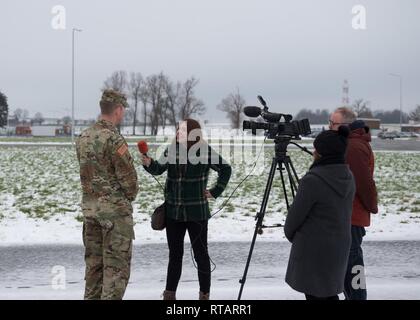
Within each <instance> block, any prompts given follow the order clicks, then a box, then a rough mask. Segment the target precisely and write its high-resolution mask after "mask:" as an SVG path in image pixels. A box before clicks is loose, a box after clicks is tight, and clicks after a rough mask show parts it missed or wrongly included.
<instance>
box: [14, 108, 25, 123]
mask: <svg viewBox="0 0 420 320" xmlns="http://www.w3.org/2000/svg"><path fill="white" fill-rule="evenodd" d="M13 116H14V117H15V119H16V121H17V122H18V123H24V121H25V119H26V118H28V117H29V112H28V110H26V109H21V108H18V109H16V110H15V111H14V112H13Z"/></svg>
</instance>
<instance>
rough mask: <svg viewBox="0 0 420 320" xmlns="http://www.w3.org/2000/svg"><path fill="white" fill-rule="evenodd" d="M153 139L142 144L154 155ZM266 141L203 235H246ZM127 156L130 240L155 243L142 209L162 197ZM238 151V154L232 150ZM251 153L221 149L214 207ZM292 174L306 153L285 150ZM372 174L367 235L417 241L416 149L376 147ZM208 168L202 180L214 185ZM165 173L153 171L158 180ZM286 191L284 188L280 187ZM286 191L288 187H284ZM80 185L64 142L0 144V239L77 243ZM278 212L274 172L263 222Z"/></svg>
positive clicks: (265, 167) (161, 236)
mask: <svg viewBox="0 0 420 320" xmlns="http://www.w3.org/2000/svg"><path fill="white" fill-rule="evenodd" d="M157 148H158V145H152V146H151V147H150V149H151V150H150V152H149V153H150V154H151V155H154V154H155V153H156V152H155V151H156V149H157ZM272 149H273V148H272V146H270V145H268V146H267V145H266V146H265V148H264V152H263V154H262V156H261V157H260V159H259V161H258V165H257V167H256V169H255V171H254V172H253V174H252V175H251V176H250V177H249V178H248V179H247V180H246V181H245V182H243V183H242V185H241V186H240V187H239V188H238V189H237V190H236V192H235V194H234V195H233V197H232V199H231V200H230V202H229V203H228V204H227V205H226V206H225V207H224V208H223V210H221V211H220V212H219V213H218V214H217V215H216V216H215V217H214V218H213V219H212V220H211V221H210V227H209V238H210V241H233V240H235V241H250V240H251V237H252V233H253V231H254V227H255V219H254V217H255V215H256V213H257V212H258V210H259V208H260V202H261V197H262V195H263V193H264V188H265V184H266V180H267V176H268V171H269V168H270V164H271V158H272V157H273V150H272ZM130 151H131V153H132V154H133V156H134V158H135V163H136V167H137V171H138V176H139V183H140V192H139V194H138V196H137V199H136V200H135V202H134V208H135V213H134V217H135V222H136V226H135V230H136V241H138V242H142V243H145V242H146V243H147V242H162V241H165V232H158V231H152V229H151V228H150V215H151V213H152V212H153V210H154V209H155V208H156V207H157V206H158V205H160V204H161V203H162V201H163V193H162V191H161V189H160V186H159V185H158V184H157V183H156V182H155V181H154V180H153V178H152V177H151V176H150V175H149V174H147V173H146V172H145V171H144V170H143V168H142V167H141V165H140V162H139V155H138V152H137V151H136V149H135V148H134V147H132V148H130ZM238 151H240V152H238ZM258 151H259V146H258V145H257V147H255V148H252V147H249V146H245V147H244V148H240V147H239V148H238V147H235V148H232V149H229V148H228V149H226V148H223V147H222V153H223V156H224V157H225V158H226V159H227V160H229V161H230V162H231V164H232V166H233V174H232V178H231V181H230V183H229V185H228V187H227V189H226V191H225V193H224V194H223V195H222V197H220V198H219V199H217V200H215V201H212V202H211V206H210V207H211V211H212V212H215V211H216V210H218V208H219V207H220V206H221V205H222V204H223V203H224V202H225V200H226V199H227V197H228V196H229V195H230V194H231V192H232V191H233V190H234V188H235V187H236V186H237V185H238V184H239V183H240V182H241V181H242V180H243V179H244V177H245V176H246V175H247V174H248V173H249V170H250V168H251V167H252V164H253V163H254V161H255V159H256V157H257V154H258ZM289 154H290V156H291V158H292V161H293V163H294V165H295V168H296V171H297V173H298V174H299V176H302V175H303V174H304V173H305V171H306V170H307V169H308V168H309V166H310V163H311V161H312V159H311V157H310V156H308V155H306V154H305V153H303V152H300V151H298V150H295V149H293V150H291V151H290V152H289ZM375 157H376V169H375V170H376V171H375V180H376V184H377V187H378V196H379V201H380V213H379V214H378V215H373V216H372V226H371V227H370V228H369V229H368V235H367V238H366V239H369V240H403V239H417V240H418V239H420V192H419V190H420V189H419V186H420V153H417V152H377V153H376V154H375ZM216 177H217V176H216V174H215V173H214V172H213V173H212V174H211V176H210V179H209V186H211V185H212V184H214V183H215V181H216ZM165 178H166V174H163V175H162V176H160V177H158V179H159V180H160V182H161V183H162V184H163V183H164V181H165ZM287 189H288V190H290V188H289V187H287ZM289 196H290V192H289ZM80 199H81V189H80V180H79V172H78V164H77V160H76V155H75V151H74V149H73V148H72V147H63V146H61V147H54V146H48V147H47V146H42V147H39V146H38V147H29V146H25V147H22V146H19V147H18V146H15V147H11V146H7V147H6V146H3V147H1V146H0V243H1V244H2V245H7V244H12V243H13V244H27V243H80V242H81V237H80V234H81V221H82V219H83V217H82V213H81V210H80ZM285 214H286V203H285V201H284V196H283V189H282V185H281V180H280V175H279V173H278V172H277V173H276V178H275V180H274V183H273V188H272V191H271V195H270V201H269V204H268V207H267V212H266V215H265V218H266V219H265V221H264V224H266V225H271V224H276V223H283V222H284V219H285ZM259 240H267V241H273V240H284V236H283V231H282V230H281V229H278V228H274V229H265V230H264V234H263V235H261V236H259Z"/></svg>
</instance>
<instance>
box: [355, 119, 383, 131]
mask: <svg viewBox="0 0 420 320" xmlns="http://www.w3.org/2000/svg"><path fill="white" fill-rule="evenodd" d="M357 120H362V121H364V123H365V124H366V125H367V126H368V127H369V128H370V129H371V130H379V129H381V119H373V118H357Z"/></svg>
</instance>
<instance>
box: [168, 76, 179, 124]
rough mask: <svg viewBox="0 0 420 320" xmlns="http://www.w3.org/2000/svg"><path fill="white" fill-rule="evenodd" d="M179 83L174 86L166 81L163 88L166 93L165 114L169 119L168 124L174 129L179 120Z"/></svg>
mask: <svg viewBox="0 0 420 320" xmlns="http://www.w3.org/2000/svg"><path fill="white" fill-rule="evenodd" d="M181 87H182V85H181V83H180V82H179V81H178V82H177V83H176V84H174V83H173V82H172V81H168V82H167V83H166V87H165V93H166V101H165V102H166V104H167V108H166V109H167V112H168V117H169V123H170V124H171V125H173V126H175V127H176V124H177V122H178V119H179V116H178V115H179V110H178V109H179V98H180V92H181Z"/></svg>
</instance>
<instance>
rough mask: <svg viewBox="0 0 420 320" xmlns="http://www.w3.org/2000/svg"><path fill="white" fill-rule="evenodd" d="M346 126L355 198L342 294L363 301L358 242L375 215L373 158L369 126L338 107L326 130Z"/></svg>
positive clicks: (348, 155) (348, 157) (375, 193)
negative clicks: (347, 128)
mask: <svg viewBox="0 0 420 320" xmlns="http://www.w3.org/2000/svg"><path fill="white" fill-rule="evenodd" d="M340 125H348V126H349V128H350V130H351V133H350V136H349V140H348V146H347V154H346V163H347V164H348V165H349V167H350V170H351V172H352V173H353V176H354V180H355V183H356V195H355V197H354V200H353V211H352V227H351V234H352V245H351V248H350V254H349V260H348V267H347V273H346V277H345V280H344V295H345V297H346V299H348V300H366V299H367V290H366V279H365V273H364V262H363V250H362V247H361V245H362V240H363V237H364V236H365V234H366V231H365V227H368V226H370V214H371V213H377V212H378V202H377V191H376V185H375V181H374V179H373V171H374V155H373V152H372V148H371V146H370V142H371V136H370V130H369V127H367V126H366V125H365V123H364V122H363V121H361V120H356V116H355V114H354V113H353V112H352V111H351V110H350V109H348V108H338V109H337V110H335V111H334V113H333V114H332V115H331V117H330V129H332V130H337V129H338V127H339V126H340Z"/></svg>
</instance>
